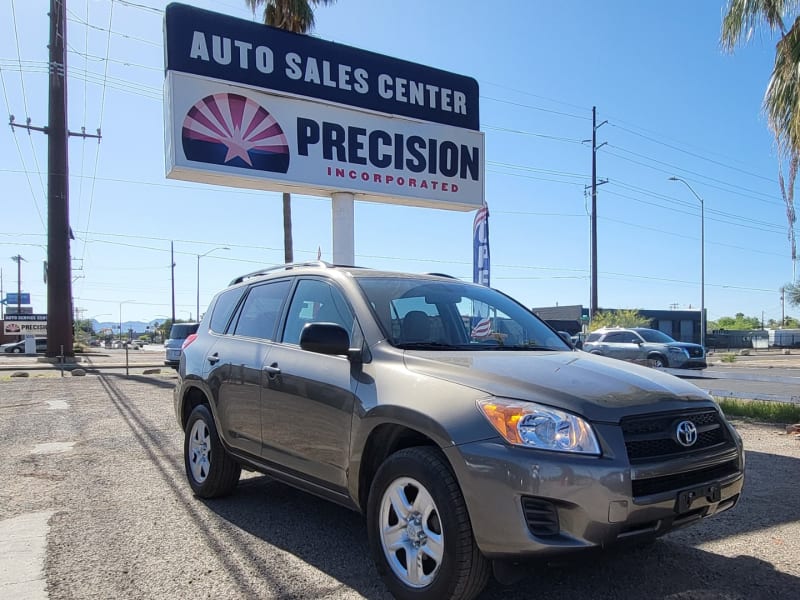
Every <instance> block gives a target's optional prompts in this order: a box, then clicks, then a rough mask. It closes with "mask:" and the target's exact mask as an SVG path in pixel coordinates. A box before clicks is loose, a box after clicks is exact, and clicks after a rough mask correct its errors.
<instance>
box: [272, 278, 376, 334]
mask: <svg viewBox="0 0 800 600" xmlns="http://www.w3.org/2000/svg"><path fill="white" fill-rule="evenodd" d="M308 323H336V324H337V325H341V326H342V327H343V328H344V329H345V331H347V333H348V334H350V339H351V341H354V342H356V341H357V340H355V337H356V333H357V331H358V326H357V325H356V324H355V318H354V317H353V312H352V310H350V306H349V305H348V304H347V302H346V301H345V299H344V296H343V295H342V293H341V292H340V291H339V290H338V289H336V288H335V287H334V286H332V285H331V284H329V283H327V282H325V281H320V280H319V279H302V280H301V281H300V282H299V283H298V284H297V289H296V290H295V293H294V297H293V298H292V303H291V304H290V305H289V311H288V313H287V316H286V325H285V327H284V330H283V342H284V343H286V344H299V343H300V333H301V332H302V331H303V327H305V326H306V325H307V324H308ZM359 343H360V342H359Z"/></svg>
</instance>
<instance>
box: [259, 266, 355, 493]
mask: <svg viewBox="0 0 800 600" xmlns="http://www.w3.org/2000/svg"><path fill="white" fill-rule="evenodd" d="M314 322H325V323H337V324H339V325H341V326H342V327H344V328H345V329H346V330H347V331H348V332H350V334H351V346H352V345H353V344H354V343H355V344H360V343H361V338H360V333H357V332H358V331H359V330H358V324H357V323H356V322H355V319H354V317H353V312H352V310H351V309H350V307H349V305H348V304H347V302H346V301H345V300H344V296H343V295H342V293H341V292H340V291H339V290H338V289H337V288H336V287H334V286H333V284H331V283H330V282H328V281H325V280H322V279H301V280H300V281H299V282H298V284H297V287H296V289H295V292H294V295H293V298H292V301H291V303H290V305H289V309H288V311H287V317H286V322H285V326H284V330H283V336H282V339H281V343H280V344H276V345H275V346H274V347H273V348H272V350H271V352H270V354H269V356H268V357H267V361H266V363H265V365H264V373H265V378H266V383H265V385H264V387H263V388H262V403H261V406H262V412H261V430H262V439H263V446H262V456H263V457H264V458H265V459H266V460H269V461H275V462H277V463H279V464H282V465H286V466H287V467H289V468H290V469H292V470H293V471H295V472H297V473H298V474H302V475H303V476H304V477H306V478H308V479H310V480H312V481H315V482H317V483H319V484H321V485H323V486H325V487H328V488H333V489H339V490H345V489H346V486H347V477H346V475H347V466H348V461H349V454H350V452H349V447H350V427H351V421H352V414H353V405H354V399H355V394H356V388H357V385H358V382H357V381H356V379H354V378H353V376H352V374H351V373H352V368H353V367H352V365H351V363H350V361H349V360H348V359H347V357H345V356H328V355H324V354H318V353H315V352H307V351H305V350H303V349H302V348H300V345H299V344H300V334H301V332H302V329H303V327H304V326H305V325H306V324H308V323H314ZM354 332H356V333H355V335H354Z"/></svg>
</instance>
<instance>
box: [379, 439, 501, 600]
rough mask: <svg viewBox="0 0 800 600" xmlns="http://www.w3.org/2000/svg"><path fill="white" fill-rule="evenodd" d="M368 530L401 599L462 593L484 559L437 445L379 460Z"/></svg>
mask: <svg viewBox="0 0 800 600" xmlns="http://www.w3.org/2000/svg"><path fill="white" fill-rule="evenodd" d="M367 533H368V537H369V544H370V550H371V551H372V556H373V558H374V560H375V565H376V567H377V569H378V572H379V573H380V574H381V577H383V580H384V582H385V583H386V586H387V587H388V588H389V591H390V592H391V593H392V594H393V595H394V596H395V597H396V598H399V599H401V600H405V599H408V600H439V599H443V600H469V599H471V598H474V597H475V596H477V595H478V594H479V593H480V592H481V590H482V589H483V588H484V586H485V585H486V582H487V581H488V579H489V573H490V569H491V563H490V562H489V561H488V560H487V559H486V558H485V557H484V556H483V555H482V554H481V552H480V550H479V549H478V547H477V545H476V544H475V538H474V536H473V534H472V526H471V524H470V521H469V515H468V514H467V507H466V504H465V502H464V497H463V495H462V494H461V489H460V488H459V486H458V482H457V481H456V479H455V477H454V476H453V473H452V471H451V470H450V467H449V465H448V464H447V461H446V460H445V458H444V456H443V455H442V454H441V452H439V451H438V450H437V449H434V448H428V447H419V448H407V449H405V450H400V451H399V452H396V453H395V454H392V455H391V456H390V457H389V458H387V459H386V461H385V462H384V463H383V464H382V465H381V466H380V468H379V469H378V472H377V474H376V475H375V479H374V481H373V482H372V487H371V488H370V494H369V501H368V506H367Z"/></svg>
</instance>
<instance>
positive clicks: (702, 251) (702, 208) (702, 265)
mask: <svg viewBox="0 0 800 600" xmlns="http://www.w3.org/2000/svg"><path fill="white" fill-rule="evenodd" d="M669 180H670V181H680V182H681V183H683V185H685V186H686V187H687V188H689V191H690V192H692V194H694V197H695V198H697V200H698V202H700V345H701V346H702V347H703V348H705V347H706V240H705V235H706V217H705V205H704V202H703V199H702V198H701V197H700V196H699V195H698V194H697V192H695V191H694V189H693V188H692V186H690V185H689V183H688V182H687V181H686V180H684V179H681V178H680V177H675V176H673V177H670V178H669Z"/></svg>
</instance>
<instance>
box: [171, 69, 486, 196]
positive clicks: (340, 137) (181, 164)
mask: <svg viewBox="0 0 800 600" xmlns="http://www.w3.org/2000/svg"><path fill="white" fill-rule="evenodd" d="M164 97H165V112H166V115H167V119H166V123H167V124H168V130H167V131H166V132H165V133H166V138H167V139H166V147H167V155H166V160H167V165H166V168H167V176H168V177H170V178H173V179H185V180H189V181H201V182H205V183H214V184H221V185H228V186H234V187H247V188H256V189H264V190H272V191H288V192H294V193H301V194H309V195H330V194H331V193H333V192H342V191H344V192H351V193H354V194H356V196H357V199H359V200H372V201H376V202H387V201H391V202H394V203H398V204H406V205H412V206H427V207H432V208H447V209H450V210H474V209H475V208H477V207H479V206H481V204H482V203H483V198H484V168H483V165H484V138H483V133H481V132H480V131H474V130H469V129H462V128H457V127H451V126H447V125H442V124H438V123H429V122H424V121H414V120H410V119H405V118H389V117H386V116H381V115H379V114H373V113H369V112H364V111H360V110H354V109H351V108H347V107H344V106H340V105H335V104H329V103H325V102H320V101H313V100H309V99H302V98H297V97H287V96H282V95H277V94H275V93H267V92H264V91H262V90H259V89H256V88H251V87H245V86H241V85H230V84H227V83H224V82H221V81H216V80H210V79H208V78H204V77H199V76H195V75H189V74H184V73H175V72H169V73H168V74H167V80H166V89H165V95H164Z"/></svg>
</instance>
